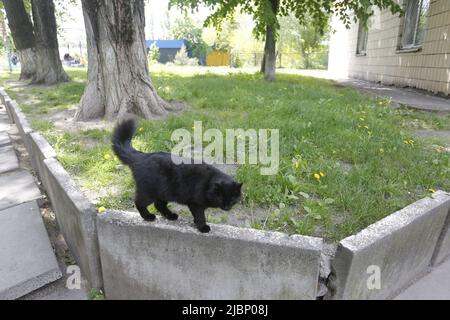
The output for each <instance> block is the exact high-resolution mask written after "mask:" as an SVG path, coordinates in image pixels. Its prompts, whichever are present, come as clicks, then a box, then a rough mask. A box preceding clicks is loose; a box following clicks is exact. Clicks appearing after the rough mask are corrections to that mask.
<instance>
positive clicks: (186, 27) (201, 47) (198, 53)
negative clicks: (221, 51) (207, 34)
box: [170, 14, 208, 61]
mask: <svg viewBox="0 0 450 320" xmlns="http://www.w3.org/2000/svg"><path fill="white" fill-rule="evenodd" d="M202 32H203V30H202V25H201V24H198V23H197V24H196V23H195V22H194V21H193V20H192V19H191V18H190V17H189V16H188V15H186V14H185V15H184V16H183V18H177V19H176V20H175V23H174V24H173V25H172V26H171V29H170V37H172V38H173V39H183V40H184V41H185V42H186V50H187V52H188V53H189V54H190V55H192V56H193V57H196V58H197V59H198V60H199V61H201V60H202V58H203V57H204V56H205V54H206V51H207V49H208V46H207V44H206V43H205V41H203V38H202Z"/></svg>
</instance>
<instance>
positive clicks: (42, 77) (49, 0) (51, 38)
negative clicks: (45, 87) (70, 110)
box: [31, 0, 69, 84]
mask: <svg viewBox="0 0 450 320" xmlns="http://www.w3.org/2000/svg"><path fill="white" fill-rule="evenodd" d="M31 4H32V12H33V22H34V32H35V37H36V56H37V65H36V75H35V76H34V77H33V79H32V81H31V82H32V83H35V84H55V83H58V82H64V81H69V76H68V75H67V74H66V72H65V71H64V69H63V67H62V63H61V59H60V57H59V46H58V37H57V30H56V18H55V5H54V3H53V0H32V1H31Z"/></svg>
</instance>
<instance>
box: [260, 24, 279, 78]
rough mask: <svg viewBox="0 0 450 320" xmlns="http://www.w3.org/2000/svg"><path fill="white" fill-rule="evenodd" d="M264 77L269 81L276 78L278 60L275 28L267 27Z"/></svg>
mask: <svg viewBox="0 0 450 320" xmlns="http://www.w3.org/2000/svg"><path fill="white" fill-rule="evenodd" d="M263 60H264V62H263V66H262V67H264V78H265V79H266V80H269V81H273V80H275V68H276V62H277V54H276V41H275V34H274V28H273V27H272V26H267V27H266V43H265V45H264V59H263Z"/></svg>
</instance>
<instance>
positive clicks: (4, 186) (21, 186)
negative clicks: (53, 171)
mask: <svg viewBox="0 0 450 320" xmlns="http://www.w3.org/2000/svg"><path fill="white" fill-rule="evenodd" d="M41 198H42V195H41V192H40V191H39V188H38V187H37V186H36V183H35V182H34V178H33V176H32V175H31V174H30V173H29V172H28V171H26V170H17V171H12V172H8V173H4V174H1V175H0V210H2V209H6V208H9V207H12V206H15V205H18V204H21V203H24V202H28V201H31V200H37V199H41Z"/></svg>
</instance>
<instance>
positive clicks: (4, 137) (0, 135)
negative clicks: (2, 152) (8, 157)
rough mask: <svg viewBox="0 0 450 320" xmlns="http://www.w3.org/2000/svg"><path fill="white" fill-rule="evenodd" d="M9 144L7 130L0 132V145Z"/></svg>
mask: <svg viewBox="0 0 450 320" xmlns="http://www.w3.org/2000/svg"><path fill="white" fill-rule="evenodd" d="M8 145H11V139H10V138H9V135H8V133H7V132H0V147H4V146H8Z"/></svg>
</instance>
